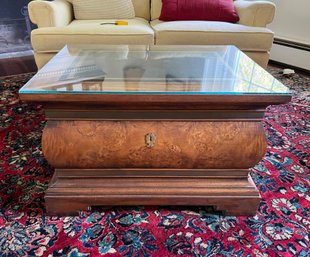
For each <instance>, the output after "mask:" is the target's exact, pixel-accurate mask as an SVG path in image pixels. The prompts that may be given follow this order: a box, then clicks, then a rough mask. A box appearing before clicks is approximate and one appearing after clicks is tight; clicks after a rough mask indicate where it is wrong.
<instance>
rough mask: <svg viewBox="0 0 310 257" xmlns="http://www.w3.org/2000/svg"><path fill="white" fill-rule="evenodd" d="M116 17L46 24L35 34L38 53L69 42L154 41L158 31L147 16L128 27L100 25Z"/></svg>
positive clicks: (32, 38) (60, 46)
mask: <svg viewBox="0 0 310 257" xmlns="http://www.w3.org/2000/svg"><path fill="white" fill-rule="evenodd" d="M114 21H115V20H73V21H72V22H71V23H70V24H69V25H68V26H66V27H56V28H55V27H46V28H39V29H35V30H33V31H32V33H31V42H32V46H33V49H34V50H35V51H36V52H58V51H59V50H60V49H62V48H63V47H64V46H65V45H66V44H140V45H141V44H154V31H153V29H152V28H151V27H150V25H149V22H148V21H147V20H145V19H143V18H134V19H127V20H125V21H128V25H127V26H116V25H100V24H101V23H109V22H114Z"/></svg>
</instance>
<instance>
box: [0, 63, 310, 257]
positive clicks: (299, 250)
mask: <svg viewBox="0 0 310 257" xmlns="http://www.w3.org/2000/svg"><path fill="white" fill-rule="evenodd" d="M270 71H271V72H272V73H273V74H274V76H278V78H279V79H280V80H282V82H283V83H284V84H286V85H288V86H289V87H290V88H291V89H292V90H293V92H294V98H293V100H292V102H291V103H289V104H286V105H280V106H270V107H268V109H267V112H266V116H265V119H264V127H265V131H266V134H267V137H268V151H267V154H266V156H265V157H264V159H263V160H262V161H261V162H260V163H259V164H258V165H256V166H255V167H254V168H253V169H252V174H253V177H254V182H255V183H256V185H257V187H258V189H259V191H260V193H261V196H262V201H261V204H260V207H259V210H258V212H257V214H256V215H255V216H254V217H234V216H228V217H224V216H220V215H218V214H216V213H210V211H209V210H208V209H206V208H203V207H201V208H185V207H184V208H182V207H180V208H167V207H158V208H155V207H154V208H149V207H145V208H144V207H128V208H113V209H102V210H100V211H93V212H85V213H81V214H80V216H76V217H55V216H47V215H46V214H45V209H44V198H43V197H44V192H45V190H46V188H47V184H48V182H49V180H50V179H51V176H52V173H53V169H52V168H51V167H50V166H49V165H48V164H47V162H46V160H45V159H44V157H43V155H42V152H41V146H40V137H41V132H42V128H43V126H44V123H45V122H44V113H43V110H42V108H41V106H37V105H28V104H23V103H21V102H20V101H19V99H18V94H17V91H18V89H19V88H20V87H21V86H22V85H23V84H24V83H25V82H26V81H27V80H28V79H29V78H30V77H31V76H32V74H25V75H20V76H14V77H6V78H0V80H1V81H0V93H1V104H0V114H1V120H0V256H7V257H12V256H71V257H78V256H80V257H84V256H115V257H116V256H126V257H131V256H133V257H147V256H158V257H168V256H169V257H173V256H195V257H202V256H238V257H239V256H246V257H250V256H259V257H265V256H266V257H267V256H298V257H306V256H310V251H309V231H310V194H309V191H310V173H309V166H310V154H309V151H310V150H309V149H310V108H309V106H310V105H309V102H310V92H309V91H310V78H309V77H307V76H302V75H298V74H294V75H292V76H291V77H283V76H281V75H280V74H279V69H276V68H272V69H271V70H270Z"/></svg>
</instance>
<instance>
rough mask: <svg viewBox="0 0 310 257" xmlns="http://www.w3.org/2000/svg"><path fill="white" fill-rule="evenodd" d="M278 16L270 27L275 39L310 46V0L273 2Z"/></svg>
mask: <svg viewBox="0 0 310 257" xmlns="http://www.w3.org/2000/svg"><path fill="white" fill-rule="evenodd" d="M271 1H272V2H273V3H275V4H276V15H275V18H274V21H273V23H272V24H270V25H269V26H268V27H269V28H270V29H272V30H273V31H274V32H275V37H278V38H282V39H288V40H291V41H295V42H300V43H306V44H310V0H271Z"/></svg>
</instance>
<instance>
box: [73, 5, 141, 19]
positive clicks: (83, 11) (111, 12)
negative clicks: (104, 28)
mask: <svg viewBox="0 0 310 257" xmlns="http://www.w3.org/2000/svg"><path fill="white" fill-rule="evenodd" d="M72 3H73V10H74V16H75V19H77V20H95V19H131V18H134V17H135V10H134V7H133V4H132V2H131V0H87V1H85V0H73V2H72Z"/></svg>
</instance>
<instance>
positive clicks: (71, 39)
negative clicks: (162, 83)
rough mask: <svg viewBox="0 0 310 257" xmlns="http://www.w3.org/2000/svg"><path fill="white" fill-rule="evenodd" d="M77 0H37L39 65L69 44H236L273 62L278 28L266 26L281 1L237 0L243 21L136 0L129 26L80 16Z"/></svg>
mask: <svg viewBox="0 0 310 257" xmlns="http://www.w3.org/2000/svg"><path fill="white" fill-rule="evenodd" d="M73 1H74V0H54V1H43V0H35V1H32V2H30V3H29V6H28V8H29V15H30V19H31V21H32V22H33V23H35V24H37V26H38V28H37V29H34V30H33V31H32V33H31V43H32V47H33V50H34V55H35V61H36V64H37V66H38V68H41V67H42V66H43V65H44V64H45V63H47V62H48V61H49V60H50V59H51V58H52V57H53V56H54V55H55V54H56V53H57V52H58V51H59V50H60V49H61V48H62V47H64V46H65V45H66V44H74V43H79V44H84V43H85V44H88V43H92V44H170V45H180V44H181V45H236V46H237V47H238V48H239V49H241V50H242V51H243V52H245V53H246V54H247V55H248V56H250V57H251V58H252V59H253V60H254V61H256V62H257V63H258V64H260V65H261V66H262V67H266V66H267V62H268V59H269V50H270V48H271V46H272V42H273V32H272V31H271V30H269V29H267V28H266V25H267V24H269V23H271V22H272V20H273V17H274V12H275V6H274V4H272V3H270V2H267V1H254V2H250V1H235V8H236V10H237V13H238V15H239V17H240V20H239V22H238V23H236V24H233V23H227V22H215V21H170V22H164V21H160V20H159V16H160V12H161V6H162V2H161V0H132V2H133V6H134V12H135V17H134V18H132V19H127V20H126V21H128V23H129V24H128V26H115V25H109V26H103V25H100V24H101V23H102V22H113V21H115V20H110V19H108V20H96V19H94V20H92V19H90V20H78V19H75V14H74V11H73V10H74V9H73V7H72V2H73Z"/></svg>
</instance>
